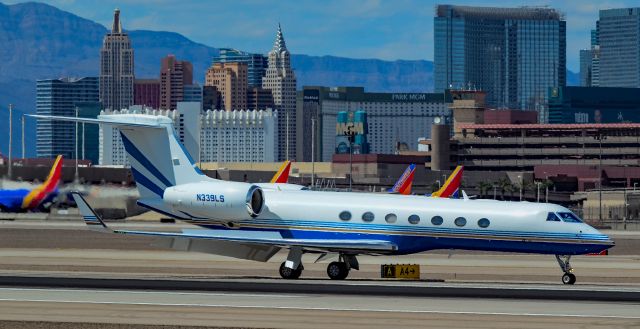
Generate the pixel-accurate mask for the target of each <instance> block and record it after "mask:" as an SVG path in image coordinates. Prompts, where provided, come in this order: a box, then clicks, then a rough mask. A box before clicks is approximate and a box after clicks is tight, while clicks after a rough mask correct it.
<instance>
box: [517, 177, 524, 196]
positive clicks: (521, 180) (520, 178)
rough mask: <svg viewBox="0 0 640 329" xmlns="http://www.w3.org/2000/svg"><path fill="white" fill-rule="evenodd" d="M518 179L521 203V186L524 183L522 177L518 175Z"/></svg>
mask: <svg viewBox="0 0 640 329" xmlns="http://www.w3.org/2000/svg"><path fill="white" fill-rule="evenodd" d="M518 179H519V180H520V201H522V184H523V183H524V179H523V178H522V175H518Z"/></svg>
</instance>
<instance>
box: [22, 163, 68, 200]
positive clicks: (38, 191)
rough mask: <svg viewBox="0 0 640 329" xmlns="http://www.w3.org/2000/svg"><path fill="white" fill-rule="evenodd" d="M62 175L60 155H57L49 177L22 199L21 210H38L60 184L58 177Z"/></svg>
mask: <svg viewBox="0 0 640 329" xmlns="http://www.w3.org/2000/svg"><path fill="white" fill-rule="evenodd" d="M61 173H62V155H58V157H56V161H55V162H54V163H53V167H51V171H49V176H47V179H46V180H45V181H44V183H42V184H41V185H40V186H38V187H36V188H34V189H33V190H31V191H30V192H29V193H27V195H26V196H25V197H24V199H22V206H21V208H22V209H23V210H32V209H35V208H38V206H39V205H40V204H41V203H42V201H44V200H45V199H47V197H49V195H51V193H53V192H54V191H55V190H56V189H57V188H58V184H59V183H60V176H61Z"/></svg>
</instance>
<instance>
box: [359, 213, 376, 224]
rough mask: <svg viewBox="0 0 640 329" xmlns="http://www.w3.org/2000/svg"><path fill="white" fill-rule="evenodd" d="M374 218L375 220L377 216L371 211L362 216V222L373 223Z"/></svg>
mask: <svg viewBox="0 0 640 329" xmlns="http://www.w3.org/2000/svg"><path fill="white" fill-rule="evenodd" d="M373 218H375V216H374V215H373V213H372V212H370V211H367V212H365V213H364V214H362V220H363V221H365V222H372V221H373Z"/></svg>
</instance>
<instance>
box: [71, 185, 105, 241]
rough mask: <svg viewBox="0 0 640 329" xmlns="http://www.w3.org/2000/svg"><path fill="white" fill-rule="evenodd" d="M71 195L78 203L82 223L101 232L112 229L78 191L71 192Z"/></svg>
mask: <svg viewBox="0 0 640 329" xmlns="http://www.w3.org/2000/svg"><path fill="white" fill-rule="evenodd" d="M71 196H73V200H74V201H75V202H76V204H77V205H78V210H80V215H82V219H84V223H85V224H87V227H89V229H90V230H92V231H97V232H101V233H112V232H113V231H112V230H111V229H110V228H108V227H107V225H106V224H105V223H104V222H103V221H102V218H100V216H98V214H96V212H95V211H93V208H91V206H89V204H88V203H87V201H86V200H85V199H84V198H83V197H82V195H80V193H79V192H71Z"/></svg>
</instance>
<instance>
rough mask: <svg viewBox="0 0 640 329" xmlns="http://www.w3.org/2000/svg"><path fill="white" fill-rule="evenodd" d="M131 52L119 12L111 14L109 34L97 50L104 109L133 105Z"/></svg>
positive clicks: (123, 107) (101, 97)
mask: <svg viewBox="0 0 640 329" xmlns="http://www.w3.org/2000/svg"><path fill="white" fill-rule="evenodd" d="M133 81H134V71H133V49H132V48H131V40H130V39H129V35H128V34H127V33H125V32H123V31H122V23H121V22H120V10H119V9H116V10H115V12H114V14H113V25H112V27H111V32H109V33H107V35H105V37H104V40H103V41H102V49H101V50H100V102H102V107H103V108H104V109H110V110H121V109H125V108H128V107H129V105H133Z"/></svg>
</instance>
